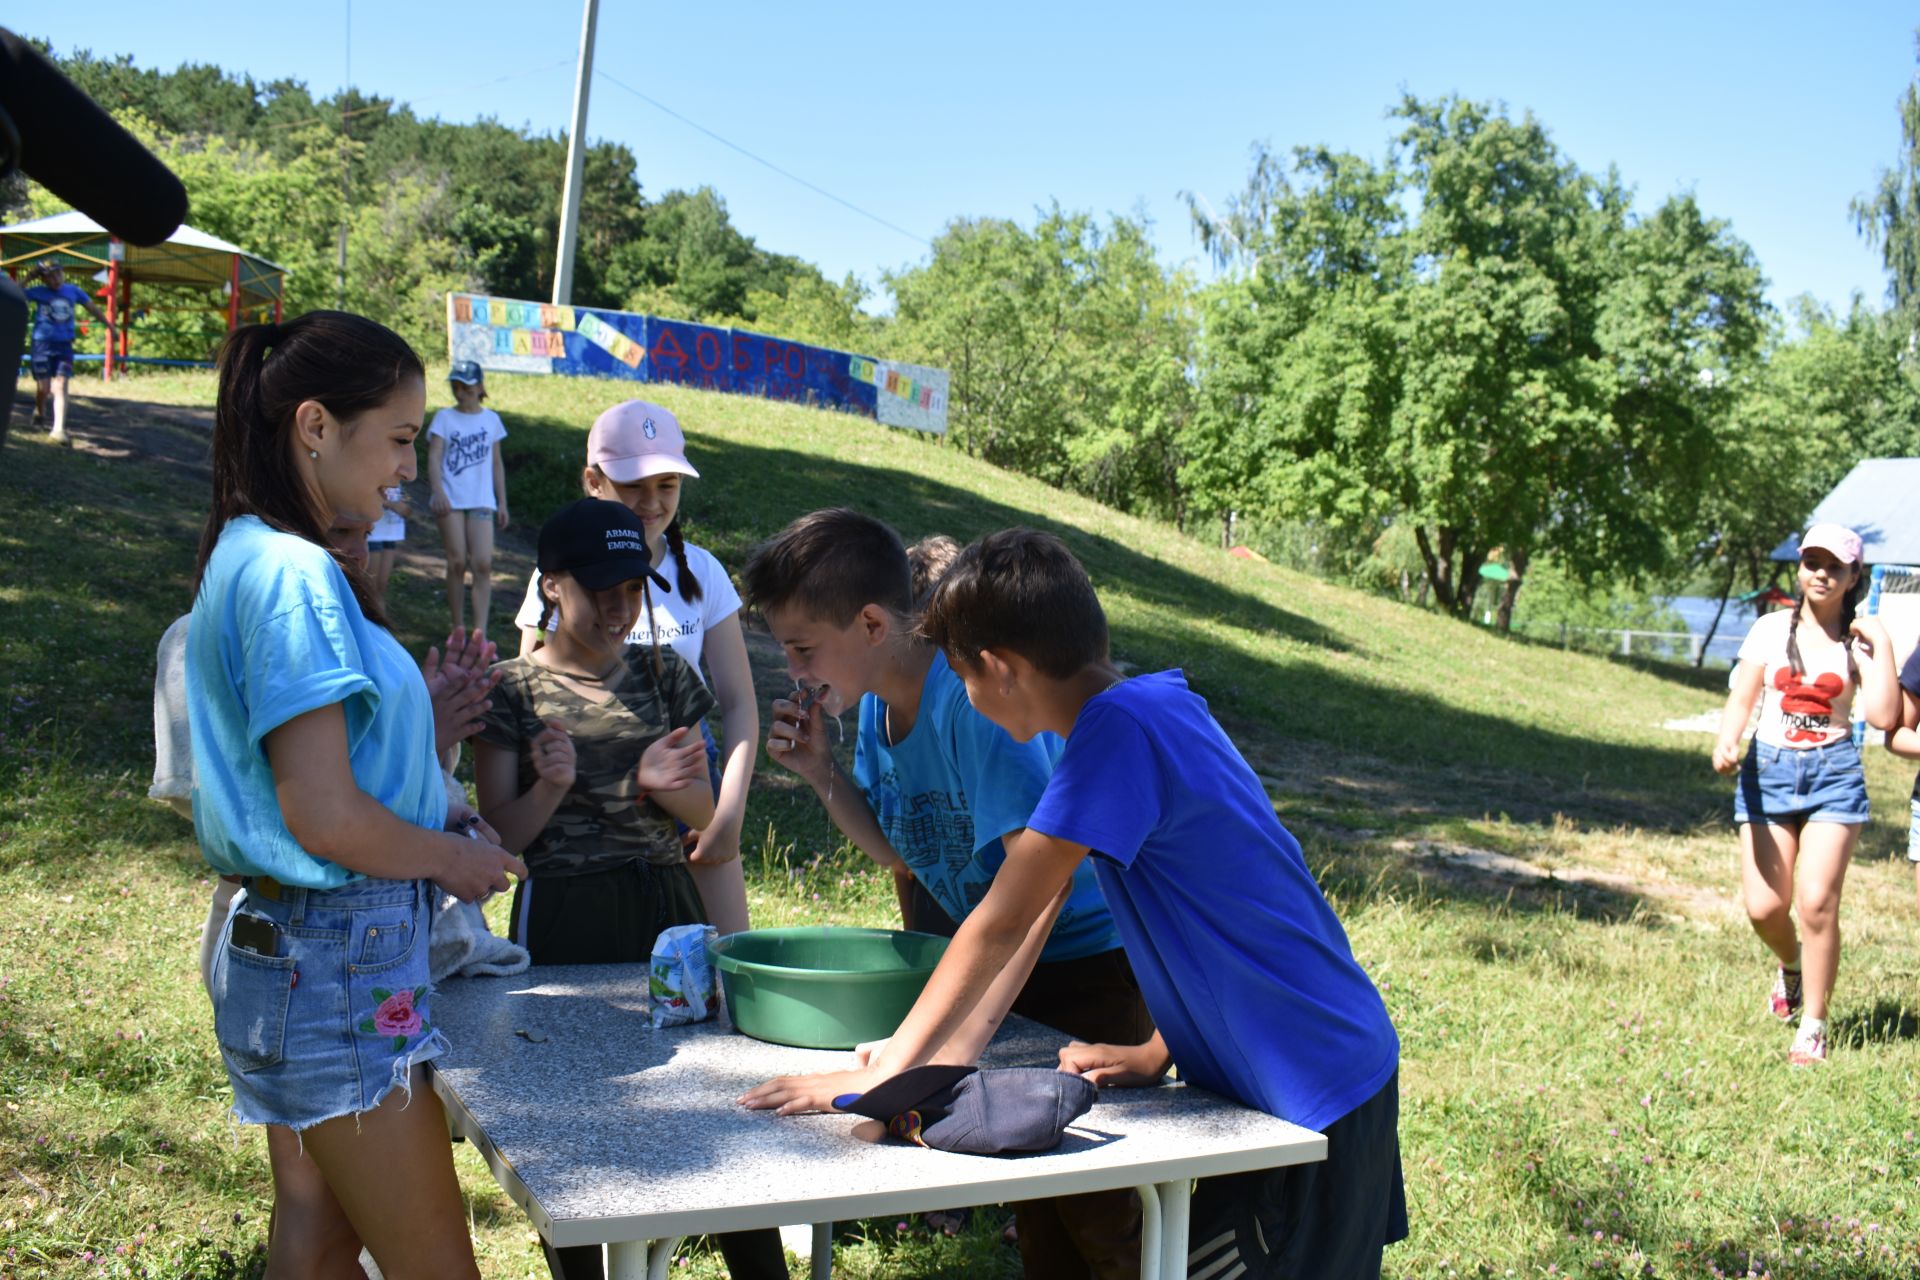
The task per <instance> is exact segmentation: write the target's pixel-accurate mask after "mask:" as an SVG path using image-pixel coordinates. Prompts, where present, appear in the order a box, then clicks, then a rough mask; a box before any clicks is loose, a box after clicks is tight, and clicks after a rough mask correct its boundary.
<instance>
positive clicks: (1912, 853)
mask: <svg viewBox="0 0 1920 1280" xmlns="http://www.w3.org/2000/svg"><path fill="white" fill-rule="evenodd" d="M1907 861H1908V862H1920V796H1915V797H1914V798H1913V799H1911V800H1909V801H1907Z"/></svg>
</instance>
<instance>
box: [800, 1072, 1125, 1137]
mask: <svg viewBox="0 0 1920 1280" xmlns="http://www.w3.org/2000/svg"><path fill="white" fill-rule="evenodd" d="M1097 1093H1098V1090H1096V1089H1095V1088H1094V1087H1093V1085H1092V1083H1091V1082H1089V1081H1088V1080H1087V1079H1085V1078H1084V1077H1082V1076H1076V1075H1069V1074H1068V1073H1066V1072H1064V1071H1058V1070H1055V1069H1054V1068H1052V1067H1004V1068H1000V1069H997V1070H992V1071H982V1070H979V1069H978V1068H976V1067H955V1066H925V1067H913V1068H910V1069H909V1070H906V1071H902V1072H901V1073H900V1074H899V1075H897V1076H894V1077H893V1078H891V1079H889V1080H884V1081H882V1082H881V1083H879V1084H877V1085H875V1086H874V1087H873V1088H871V1089H869V1090H867V1091H866V1092H865V1093H844V1094H841V1095H840V1096H839V1097H837V1098H835V1099H834V1100H833V1105H834V1107H835V1109H837V1110H840V1111H851V1112H853V1113H854V1114H856V1115H863V1116H869V1117H871V1118H873V1119H875V1120H881V1121H885V1122H886V1126H887V1132H888V1133H891V1134H892V1135H893V1136H894V1137H896V1138H904V1139H906V1140H907V1141H909V1142H915V1143H918V1144H919V1145H921V1146H923V1147H932V1148H934V1149H935V1150H937V1151H959V1152H964V1153H966V1154H968V1155H977V1156H993V1155H1005V1154H1008V1153H1011V1152H1016V1151H1051V1150H1053V1148H1055V1147H1057V1146H1059V1145H1060V1136H1061V1134H1063V1133H1065V1132H1066V1129H1067V1126H1068V1125H1070V1124H1072V1123H1073V1122H1074V1121H1075V1120H1077V1119H1079V1118H1080V1117H1081V1116H1083V1115H1085V1114H1086V1113H1087V1111H1088V1110H1089V1109H1090V1108H1091V1107H1092V1106H1093V1100H1094V1097H1095V1095H1096V1094H1097Z"/></svg>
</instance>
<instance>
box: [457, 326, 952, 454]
mask: <svg viewBox="0 0 1920 1280" xmlns="http://www.w3.org/2000/svg"><path fill="white" fill-rule="evenodd" d="M447 354H448V356H449V358H451V359H454V360H474V361H477V362H478V363H479V365H480V367H481V368H483V369H493V370H496V371H498V372H500V373H557V374H565V375H567V376H570V377H595V378H627V379H631V380H633V381H636V382H671V383H676V384H678V385H681V386H688V387H699V388H702V389H704V390H708V391H726V392H731V393H733V394H735V395H744V396H760V397H762V398H764V399H768V400H794V401H798V402H800V403H802V404H812V405H819V406H821V407H822V408H828V409H840V410H842V411H844V412H847V413H857V414H860V415H861V416H863V417H868V418H877V419H878V420H879V421H881V422H883V423H885V424H887V425H888V426H893V427H910V428H912V429H913V430H915V431H930V432H933V433H935V434H936V435H938V434H944V433H945V432H946V429H947V386H948V374H947V371H946V370H945V369H929V368H927V367H925V366H923V365H914V364H902V363H900V362H898V361H892V360H879V359H875V358H874V357H872V356H862V355H853V354H851V353H849V352H845V351H834V350H832V349H830V348H827V347H816V346H811V345H809V344H807V343H804V342H789V341H788V340H787V339H785V338H775V337H769V336H768V335H766V334H762V333H754V332H752V331H750V330H747V329H723V328H718V327H715V326H713V325H705V324H694V323H692V322H691V321H686V320H662V319H660V318H659V317H657V316H643V315H636V314H634V313H633V312H629V311H604V310H601V309H600V308H597V307H555V306H549V305H547V304H546V303H541V302H519V301H516V300H514V299H510V298H488V297H483V296H480V295H478V294H471V293H450V294H448V295H447Z"/></svg>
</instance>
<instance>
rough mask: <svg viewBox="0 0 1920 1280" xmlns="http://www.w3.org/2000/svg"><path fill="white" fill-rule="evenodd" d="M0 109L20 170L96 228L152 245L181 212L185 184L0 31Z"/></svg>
mask: <svg viewBox="0 0 1920 1280" xmlns="http://www.w3.org/2000/svg"><path fill="white" fill-rule="evenodd" d="M0 107H4V108H5V109H6V112H7V114H8V115H10V116H12V117H13V123H14V127H15V128H16V129H18V130H19V133H20V167H21V168H22V169H24V170H25V171H26V173H27V176H28V177H30V178H32V179H33V180H34V181H36V182H38V183H40V184H41V185H42V186H44V187H46V188H47V190H49V191H51V192H53V193H54V194H55V195H57V196H59V197H60V198H61V199H63V200H65V201H67V202H68V203H70V204H71V205H73V207H74V208H76V209H78V210H79V211H80V212H82V213H84V214H86V215H87V216H88V217H90V218H92V219H93V220H94V221H95V222H98V223H99V224H100V225H101V226H103V227H105V228H106V229H107V230H108V231H111V232H112V233H113V234H114V235H116V236H119V237H120V238H121V239H122V240H128V241H131V242H132V243H134V244H159V243H161V242H162V241H164V240H165V239H166V238H167V237H168V236H170V235H172V234H173V233H174V230H175V229H176V228H178V227H179V225H180V224H181V223H182V222H184V221H186V217H187V189H186V188H185V187H183V186H181V185H180V179H178V178H176V177H174V176H173V174H172V172H170V171H169V170H168V168H167V166H165V165H164V164H161V163H160V161H158V160H157V159H155V158H154V156H153V154H152V153H151V152H149V151H148V150H147V149H146V148H145V147H143V146H141V145H140V143H139V142H138V141H136V140H135V139H134V136H133V135H132V134H130V133H128V132H127V131H126V130H125V129H122V128H121V127H120V126H119V125H117V124H115V123H114V122H113V117H111V116H109V115H108V114H107V113H106V112H105V111H102V110H101V109H100V107H99V106H98V105H97V104H95V102H94V101H93V99H91V98H89V97H87V95H86V94H84V93H82V92H80V90H79V89H78V88H76V87H75V86H74V83H73V82H72V81H71V80H69V79H67V78H66V77H65V76H63V75H61V74H60V69H59V68H58V67H56V66H54V65H53V64H52V63H51V62H49V61H47V59H46V58H45V57H44V56H42V55H41V53H40V51H39V50H38V49H36V48H34V47H33V46H32V45H30V44H28V43H27V42H26V41H24V40H22V39H21V38H20V37H19V36H17V35H15V34H14V33H13V32H11V31H8V30H5V29H4V28H0Z"/></svg>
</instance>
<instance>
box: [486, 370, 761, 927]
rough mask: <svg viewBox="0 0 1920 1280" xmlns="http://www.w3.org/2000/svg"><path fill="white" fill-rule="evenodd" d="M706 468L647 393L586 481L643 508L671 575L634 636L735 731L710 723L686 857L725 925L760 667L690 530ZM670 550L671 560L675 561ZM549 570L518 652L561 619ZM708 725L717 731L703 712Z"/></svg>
mask: <svg viewBox="0 0 1920 1280" xmlns="http://www.w3.org/2000/svg"><path fill="white" fill-rule="evenodd" d="M699 478H700V473H699V472H698V471H696V470H694V467H693V464H692V463H691V462H689V461H687V437H686V434H685V433H684V432H683V431H682V430H681V429H680V420H679V419H678V418H676V417H674V415H673V413H672V412H671V411H670V410H668V409H665V408H662V407H661V406H660V405H657V404H650V403H648V402H647V401H645V400H628V401H625V402H623V403H621V404H617V405H614V406H613V407H612V408H611V409H608V410H607V411H606V412H605V413H603V414H601V415H600V416H599V417H598V418H596V419H595V420H594V423H593V429H592V430H591V431H589V432H588V433H587V465H586V469H585V470H584V471H582V472H581V474H580V487H581V489H582V490H584V491H585V493H586V495H587V496H588V497H589V498H604V499H608V500H610V501H613V502H618V503H620V504H621V505H623V506H625V507H626V508H627V510H629V511H631V512H633V514H634V515H636V516H638V517H639V518H640V523H641V525H642V526H643V527H644V528H645V529H646V534H647V549H648V551H649V553H650V554H651V555H652V557H653V562H654V563H655V564H656V565H659V566H660V568H661V571H662V572H663V573H664V574H665V576H666V578H667V581H668V582H669V583H670V584H671V590H669V591H664V592H655V593H653V595H652V598H651V608H650V609H649V610H647V611H646V612H644V613H643V614H642V615H641V616H640V617H639V618H637V619H636V620H635V622H634V626H633V631H632V632H631V633H630V634H629V635H628V636H627V643H628V644H644V645H652V644H655V643H659V644H664V645H669V646H671V647H672V649H673V650H674V652H675V653H678V654H679V655H680V657H681V658H683V659H684V660H685V661H686V663H687V665H688V666H690V667H692V668H693V669H694V671H695V672H696V673H697V674H699V675H700V676H701V678H702V679H703V680H704V681H705V682H706V684H707V686H708V688H710V689H711V690H712V691H713V696H714V700H715V702H716V703H717V704H718V706H719V709H720V723H721V728H722V731H723V733H724V735H725V738H726V748H725V752H724V755H722V753H721V751H720V748H719V747H718V746H717V745H716V744H715V743H714V741H713V738H712V735H711V734H707V744H708V754H709V758H710V760H711V761H712V762H713V764H714V766H715V770H714V778H713V786H714V795H715V804H714V816H713V821H712V822H711V823H709V824H708V826H707V827H706V829H705V830H702V831H699V832H694V833H690V836H689V839H690V842H691V843H690V845H689V847H688V851H687V861H688V864H689V865H690V867H691V868H692V870H693V878H694V883H695V884H696V885H697V886H698V887H699V889H700V897H701V900H702V901H703V902H705V903H706V907H707V913H708V916H709V918H710V919H711V920H712V922H713V924H714V926H715V927H716V928H718V929H719V930H720V932H721V933H737V932H739V931H740V930H742V929H745V928H746V927H747V887H746V880H745V877H744V875H743V874H742V871H741V868H740V829H741V825H742V823H743V822H744V821H745V818H746V808H747V788H748V786H749V785H750V784H751V783H752V781H753V763H754V755H755V752H756V751H757V749H758V744H759V739H760V712H759V709H758V707H757V706H756V705H755V702H754V694H753V672H752V669H751V668H750V667H749V666H748V664H747V642H746V636H745V635H744V634H743V633H742V631H741V629H740V593H739V592H738V591H736V590H735V589H734V586H733V582H732V580H731V579H729V578H728V576H727V571H726V569H725V567H723V566H722V565H721V563H720V562H719V560H717V559H715V558H714V557H713V555H712V554H710V553H709V552H708V551H707V550H706V549H704V548H702V547H697V546H694V545H693V544H692V543H690V542H688V541H686V539H685V538H683V537H682V536H681V532H680V497H681V494H682V492H683V491H684V489H685V483H686V481H688V480H697V479H699ZM669 561H671V563H669ZM538 583H539V575H538V574H535V575H534V576H533V578H532V579H531V580H530V581H529V582H528V583H527V596H526V599H525V601H524V602H522V604H521V606H520V612H519V613H518V614H517V615H516V616H515V617H514V625H515V626H517V627H518V628H519V629H520V654H521V656H522V657H525V656H526V655H528V654H530V653H532V652H533V651H534V650H535V649H536V648H538V647H539V646H540V645H541V644H542V643H543V642H544V639H545V637H546V635H547V634H548V633H549V632H551V630H552V629H553V627H554V626H555V625H557V624H556V622H555V621H554V619H553V618H552V617H550V616H549V617H548V619H547V624H546V628H545V629H544V630H543V629H542V626H541V612H542V605H543V602H542V600H541V599H540V595H539V591H538ZM701 731H702V733H707V730H706V726H705V725H704V724H702V726H701Z"/></svg>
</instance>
